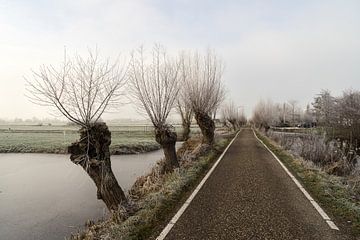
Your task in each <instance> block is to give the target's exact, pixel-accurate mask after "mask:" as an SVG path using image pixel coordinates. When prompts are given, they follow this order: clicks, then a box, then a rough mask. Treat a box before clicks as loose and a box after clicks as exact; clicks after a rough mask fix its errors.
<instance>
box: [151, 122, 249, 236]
mask: <svg viewBox="0 0 360 240" xmlns="http://www.w3.org/2000/svg"><path fill="white" fill-rule="evenodd" d="M241 131H242V129H241V130H240V131H239V132H238V133H237V134H236V135H235V137H234V138H233V139H232V140H231V142H230V143H229V145H228V146H227V147H226V148H225V150H224V151H223V152H222V154H221V155H220V157H219V158H218V159H217V160H216V162H215V163H214V165H213V166H212V167H211V169H210V170H209V171H208V172H207V174H206V175H205V177H204V178H203V179H202V180H201V182H200V183H199V185H197V187H196V188H195V190H194V191H193V192H192V193H191V195H190V196H189V197H188V199H186V201H185V202H184V204H183V205H182V206H181V208H180V209H179V210H178V211H177V213H176V214H175V215H174V217H173V218H172V219H171V220H170V221H169V223H168V224H167V225H166V227H165V228H164V229H163V230H162V231H161V233H160V234H159V236H158V237H157V238H156V240H163V239H165V237H166V236H167V235H168V233H169V232H170V230H171V229H172V228H173V226H174V225H175V223H176V222H177V221H178V220H179V218H180V217H181V215H182V214H183V213H184V212H185V210H186V209H187V207H188V206H189V205H190V203H191V201H192V200H193V199H194V198H195V196H196V195H197V193H198V192H199V191H200V189H201V188H202V186H203V185H204V184H205V182H206V180H207V179H208V178H209V177H210V175H211V173H212V172H213V171H214V170H215V168H216V166H217V165H218V164H219V163H220V161H221V160H222V159H223V157H224V155H225V153H226V152H227V150H228V149H229V148H230V146H231V145H232V143H233V142H234V141H235V139H236V138H237V136H238V135H239V133H240V132H241Z"/></svg>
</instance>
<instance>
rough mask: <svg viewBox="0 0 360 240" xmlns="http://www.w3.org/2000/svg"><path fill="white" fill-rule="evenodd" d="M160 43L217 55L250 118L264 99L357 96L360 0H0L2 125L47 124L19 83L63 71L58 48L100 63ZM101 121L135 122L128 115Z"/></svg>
mask: <svg viewBox="0 0 360 240" xmlns="http://www.w3.org/2000/svg"><path fill="white" fill-rule="evenodd" d="M154 42H157V43H162V44H163V45H165V46H166V47H167V48H168V49H169V50H177V49H178V50H181V49H199V50H205V49H206V48H208V47H211V48H214V49H215V50H216V51H217V52H218V54H219V55H220V56H221V57H222V58H223V60H224V62H225V65H226V68H225V73H224V81H225V83H226V88H227V96H228V98H229V99H230V98H231V99H233V100H234V102H235V103H236V104H237V105H239V106H244V108H245V111H246V113H247V114H248V115H250V114H251V111H252V107H253V106H254V105H255V103H256V102H257V101H258V100H259V99H260V98H263V99H266V98H271V99H273V100H274V101H277V102H283V101H286V100H290V99H295V100H298V101H299V103H301V104H302V105H305V104H307V103H309V102H311V101H312V98H313V97H314V95H315V94H316V93H318V92H319V91H320V90H321V89H329V90H330V91H331V92H333V93H334V94H335V95H337V94H341V92H342V90H344V89H349V88H353V89H360V1H358V0H354V1H350V0H338V1H331V0H324V1H315V0H311V1H305V0H298V1H297V0H294V1H288V0H284V1H271V0H264V1H255V0H247V1H245V0H244V1H241V0H234V1H226V0H222V1H219V0H217V1H196V0H175V1H169V0H157V1H155V0H154V1H151V0H148V1H146V0H143V1H136V0H102V1H100V0H76V1H74V0H57V1H49V0H23V1H19V0H8V1H7V0H0V118H15V117H20V118H31V117H33V116H36V117H38V118H42V117H48V116H49V114H48V112H49V111H48V109H46V108H43V107H39V106H35V105H33V104H32V103H30V102H29V101H28V100H27V99H26V97H25V96H24V93H25V81H24V79H23V76H29V75H30V71H31V69H37V68H38V67H39V65H40V64H55V65H56V64H59V63H60V62H61V61H62V55H63V48H64V46H66V48H67V49H68V51H69V52H70V53H73V52H79V53H82V52H84V51H86V50H87V47H94V46H97V47H98V48H99V49H100V51H101V53H102V55H105V56H107V55H110V56H111V55H114V54H118V53H122V54H123V55H127V54H128V53H129V52H130V50H131V49H133V48H136V47H138V46H139V45H144V46H145V47H149V48H150V47H152V44H153V43H154ZM119 112H120V113H112V114H110V115H109V114H108V115H107V116H106V117H107V118H128V117H135V116H136V113H135V111H134V110H132V107H131V106H130V105H129V106H126V107H122V108H121V109H119Z"/></svg>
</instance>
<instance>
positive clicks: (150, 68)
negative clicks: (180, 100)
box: [129, 45, 180, 172]
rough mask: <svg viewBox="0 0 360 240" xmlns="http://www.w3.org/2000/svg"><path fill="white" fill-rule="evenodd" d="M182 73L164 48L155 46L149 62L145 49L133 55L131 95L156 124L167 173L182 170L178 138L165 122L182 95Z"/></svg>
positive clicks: (130, 75)
mask: <svg viewBox="0 0 360 240" xmlns="http://www.w3.org/2000/svg"><path fill="white" fill-rule="evenodd" d="M179 72H180V65H179V62H178V61H176V60H174V59H172V58H170V57H168V56H167V55H166V51H165V50H164V48H163V47H162V46H159V45H155V46H154V48H153V51H152V56H151V59H150V60H148V61H146V59H145V56H144V50H143V49H142V48H140V49H139V51H137V52H135V53H133V56H132V60H131V64H130V74H129V77H130V86H131V95H132V97H133V98H134V99H135V103H136V105H137V107H138V108H139V109H140V111H142V112H145V113H146V114H147V116H148V117H149V118H150V120H151V122H152V124H153V125H154V128H155V139H156V141H157V142H158V143H159V144H160V145H161V146H162V148H163V150H164V154H165V166H164V171H165V172H170V171H172V170H173V169H174V168H176V167H179V163H178V159H177V156H176V150H175V143H176V139H177V135H176V132H175V131H174V130H173V128H172V126H170V125H169V124H167V123H166V119H167V117H168V116H169V113H170V111H171V110H172V108H173V107H174V104H175V101H176V98H177V96H178V93H179V77H180V73H179Z"/></svg>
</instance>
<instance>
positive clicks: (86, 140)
mask: <svg viewBox="0 0 360 240" xmlns="http://www.w3.org/2000/svg"><path fill="white" fill-rule="evenodd" d="M110 144H111V132H110V131H109V129H108V127H107V126H106V124H105V123H95V124H92V125H91V126H89V127H88V128H82V129H80V140H79V141H78V142H75V143H73V144H71V146H69V148H68V152H69V153H70V154H71V155H70V159H71V161H72V162H73V163H75V164H78V165H81V166H82V167H83V169H84V170H85V171H86V172H87V174H88V175H89V176H90V177H91V179H92V180H93V181H94V183H95V185H96V187H97V198H98V199H101V200H103V201H104V203H105V204H106V206H107V208H108V209H109V210H110V211H111V210H117V209H118V208H119V205H121V204H124V203H126V202H127V200H126V197H125V194H124V192H123V190H122V189H121V187H120V186H119V184H118V182H117V180H116V178H115V175H114V173H113V171H112V169H111V161H110V150H109V146H110Z"/></svg>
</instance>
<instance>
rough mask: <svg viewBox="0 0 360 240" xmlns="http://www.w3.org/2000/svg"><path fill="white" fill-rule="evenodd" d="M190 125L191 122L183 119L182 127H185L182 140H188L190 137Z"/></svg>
mask: <svg viewBox="0 0 360 240" xmlns="http://www.w3.org/2000/svg"><path fill="white" fill-rule="evenodd" d="M190 126H191V122H186V121H183V123H182V128H183V132H182V140H183V141H186V140H188V139H189V138H190Z"/></svg>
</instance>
